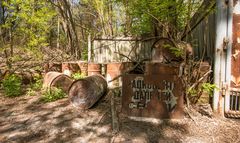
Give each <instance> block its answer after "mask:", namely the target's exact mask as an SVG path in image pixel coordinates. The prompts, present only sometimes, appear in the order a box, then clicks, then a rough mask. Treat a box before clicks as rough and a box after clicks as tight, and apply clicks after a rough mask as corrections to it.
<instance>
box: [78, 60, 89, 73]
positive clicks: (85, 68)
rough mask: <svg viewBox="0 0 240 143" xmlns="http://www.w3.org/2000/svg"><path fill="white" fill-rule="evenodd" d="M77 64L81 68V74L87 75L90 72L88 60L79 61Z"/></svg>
mask: <svg viewBox="0 0 240 143" xmlns="http://www.w3.org/2000/svg"><path fill="white" fill-rule="evenodd" d="M77 64H78V66H79V68H80V70H81V74H83V75H85V76H86V75H87V73H88V63H87V62H86V61H77Z"/></svg>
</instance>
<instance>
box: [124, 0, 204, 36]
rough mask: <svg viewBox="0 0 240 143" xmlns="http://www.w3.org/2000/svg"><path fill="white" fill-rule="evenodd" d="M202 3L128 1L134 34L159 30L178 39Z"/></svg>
mask: <svg viewBox="0 0 240 143" xmlns="http://www.w3.org/2000/svg"><path fill="white" fill-rule="evenodd" d="M201 3H202V1H182V0H133V1H128V3H127V6H128V7H127V9H128V12H129V14H130V15H131V16H132V32H133V33H135V34H144V33H150V32H152V31H153V29H154V28H158V29H159V30H160V29H162V30H163V32H164V33H167V34H168V35H170V36H171V37H172V38H173V39H176V38H178V36H179V34H180V33H181V32H182V31H183V30H184V29H185V28H186V26H187V25H188V23H189V21H190V18H191V17H192V16H193V14H194V13H195V12H196V11H197V10H198V8H199V7H200V5H201ZM159 30H158V31H159Z"/></svg>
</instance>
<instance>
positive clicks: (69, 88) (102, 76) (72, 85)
mask: <svg viewBox="0 0 240 143" xmlns="http://www.w3.org/2000/svg"><path fill="white" fill-rule="evenodd" d="M91 76H99V77H101V78H102V79H103V80H106V79H105V78H104V76H102V75H99V74H97V75H91ZM91 76H87V77H91ZM87 77H86V78H87ZM86 78H82V79H78V80H75V81H73V82H72V84H71V85H70V86H69V88H68V93H69V91H70V89H71V88H72V86H73V84H74V83H76V82H78V81H83V80H85V81H88V80H86ZM106 83H107V82H106ZM106 87H107V88H108V84H107V86H106ZM68 98H69V96H68Z"/></svg>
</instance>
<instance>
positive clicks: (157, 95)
mask: <svg viewBox="0 0 240 143" xmlns="http://www.w3.org/2000/svg"><path fill="white" fill-rule="evenodd" d="M122 93H123V96H122V112H123V113H124V114H126V115H128V116H135V117H153V118H158V119H167V118H182V117H183V88H182V84H181V82H180V79H179V78H178V77H177V76H176V75H164V73H163V74H161V75H125V76H123V86H122Z"/></svg>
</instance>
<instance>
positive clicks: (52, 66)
mask: <svg viewBox="0 0 240 143" xmlns="http://www.w3.org/2000/svg"><path fill="white" fill-rule="evenodd" d="M43 68H44V73H45V74H46V73H47V72H50V71H55V72H62V64H61V63H58V62H51V63H45V64H44V65H43Z"/></svg>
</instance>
